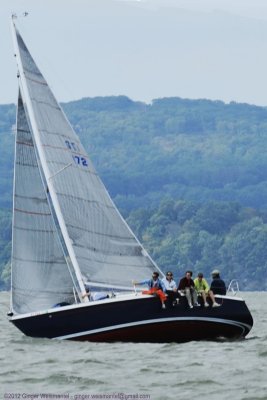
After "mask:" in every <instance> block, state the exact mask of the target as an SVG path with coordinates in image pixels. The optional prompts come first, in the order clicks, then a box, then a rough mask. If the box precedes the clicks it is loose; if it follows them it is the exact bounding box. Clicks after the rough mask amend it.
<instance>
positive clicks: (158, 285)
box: [132, 271, 167, 308]
mask: <svg viewBox="0 0 267 400" xmlns="http://www.w3.org/2000/svg"><path fill="white" fill-rule="evenodd" d="M132 282H133V285H148V288H149V290H143V291H142V294H156V295H157V296H158V297H159V298H160V300H161V304H162V308H166V306H165V303H164V302H165V301H166V299H167V297H166V294H165V292H166V288H165V286H164V284H163V282H162V280H161V279H159V273H158V272H157V271H155V272H153V274H152V279H145V280H144V281H141V282H137V281H132Z"/></svg>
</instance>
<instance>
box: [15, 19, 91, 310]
mask: <svg viewBox="0 0 267 400" xmlns="http://www.w3.org/2000/svg"><path fill="white" fill-rule="evenodd" d="M12 32H13V39H14V47H15V49H16V52H15V56H16V60H17V65H18V70H19V79H20V84H19V86H20V89H21V93H22V96H25V101H26V103H27V105H28V107H27V110H28V114H29V118H30V120H31V126H32V130H33V133H34V134H35V142H36V146H37V149H38V154H39V157H40V161H41V163H42V168H43V172H44V175H45V178H46V184H47V190H48V191H49V193H50V196H51V198H52V201H53V206H54V208H55V212H56V215H57V218H58V222H59V225H60V228H61V232H62V235H63V237H64V240H65V244H66V247H67V249H68V252H69V255H70V259H71V263H72V265H73V267H74V269H75V273H76V277H77V281H78V284H79V287H80V291H81V293H85V286H84V283H83V279H82V276H81V271H80V268H79V265H78V262H77V259H76V256H75V254H74V251H73V247H72V245H71V242H70V238H69V235H68V231H67V229H66V225H65V222H64V218H63V216H62V213H61V209H60V206H59V204H58V199H57V196H56V194H55V190H54V187H53V182H52V180H51V174H50V172H49V169H48V167H47V163H46V159H45V155H44V152H43V148H42V143H41V141H40V136H39V129H38V126H37V123H36V120H35V115H34V112H33V109H32V102H31V97H30V95H29V91H28V85H27V82H26V80H25V72H24V68H23V64H22V60H21V55H20V48H19V44H18V37H20V35H19V33H18V31H17V28H16V26H15V23H14V21H12ZM81 293H80V292H79V293H78V295H79V298H80V300H81V301H84V302H88V298H87V297H85V298H84V299H83V298H82V297H81Z"/></svg>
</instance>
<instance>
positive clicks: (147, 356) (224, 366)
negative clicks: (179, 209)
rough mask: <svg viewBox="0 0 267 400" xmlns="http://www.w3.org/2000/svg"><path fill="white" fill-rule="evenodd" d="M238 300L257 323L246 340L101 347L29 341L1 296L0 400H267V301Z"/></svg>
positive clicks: (263, 297)
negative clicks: (10, 319) (9, 315)
mask: <svg viewBox="0 0 267 400" xmlns="http://www.w3.org/2000/svg"><path fill="white" fill-rule="evenodd" d="M242 297H244V298H245V300H246V302H247V304H248V306H249V308H250V310H251V313H252V315H253V318H254V327H253V329H252V331H251V333H250V334H249V336H248V337H247V339H246V340H242V341H238V342H189V343H184V344H174V343H171V344H133V343H128V344H123V343H115V344H106V343H89V342H83V343H79V342H71V341H54V340H48V339H32V338H28V337H26V336H24V335H23V334H22V333H20V331H18V330H17V329H16V328H15V327H13V325H11V324H10V323H9V322H8V321H7V318H6V312H7V311H8V304H9V294H8V293H0V312H1V341H0V366H1V367H0V396H1V398H7V399H21V400H22V399H31V400H32V399H41V398H60V397H61V398H64V397H65V398H69V399H74V400H77V399H81V400H84V399H92V398H102V399H108V398H109V399H116V398H117V399H120V400H125V399H149V400H154V399H191V398H198V399H199V398H205V399H209V400H213V399H216V400H222V399H227V400H228V399H234V400H241V399H250V400H256V399H261V400H263V399H266V400H267V329H266V328H267V312H266V309H267V293H265V292H257V293H242ZM64 395H65V396H64Z"/></svg>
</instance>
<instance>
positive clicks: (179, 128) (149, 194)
mask: <svg viewBox="0 0 267 400" xmlns="http://www.w3.org/2000/svg"><path fill="white" fill-rule="evenodd" d="M63 108H64V109H65V112H66V114H67V115H68V117H69V118H70V121H71V123H72V124H73V126H74V129H75V130H76V132H77V133H78V135H79V136H80V138H81V141H82V143H83V144H84V146H85V148H86V150H87V151H88V153H89V155H90V157H91V159H92V161H93V163H94V164H95V166H96V169H97V171H98V172H99V174H100V176H101V178H102V179H103V181H104V183H105V185H106V186H107V188H108V190H109V192H110V194H111V196H112V197H113V199H114V200H115V202H116V204H117V205H118V206H119V207H120V209H123V210H125V212H129V211H131V210H133V209H137V208H141V207H144V206H146V207H148V206H151V205H153V206H157V205H159V203H160V201H161V200H162V198H163V197H164V196H166V195H167V196H169V197H170V198H174V199H178V198H179V199H183V200H190V201H197V202H201V203H206V202H207V201H210V200H215V201H218V200H219V201H236V202H238V203H240V204H242V205H244V206H250V207H253V208H267V180H266V174H265V171H266V169H267V158H266V155H265V149H266V146H267V109H266V108H264V107H257V106H252V105H248V104H238V103H230V104H225V103H223V102H221V101H210V100H186V99H181V98H163V99H157V100H154V101H153V102H152V104H149V105H148V104H145V103H141V102H134V101H132V100H130V99H128V98H127V97H125V96H117V97H115V96H111V97H96V98H85V99H82V100H79V101H75V102H70V103H67V104H63ZM14 123H15V107H14V106H13V105H7V106H0V135H1V136H0V137H1V147H2V149H4V151H3V153H2V157H1V159H0V185H1V194H2V195H1V198H0V208H3V207H4V208H10V207H11V198H12V196H11V190H12V159H13V144H14V136H13V135H12V134H11V126H12V125H13V124H14Z"/></svg>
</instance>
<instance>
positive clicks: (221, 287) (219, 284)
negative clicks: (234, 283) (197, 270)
mask: <svg viewBox="0 0 267 400" xmlns="http://www.w3.org/2000/svg"><path fill="white" fill-rule="evenodd" d="M211 276H212V279H213V280H212V282H211V285H210V289H211V290H212V291H213V293H214V294H222V295H225V294H226V286H225V282H224V281H223V280H222V279H221V278H220V271H219V270H218V269H214V270H213V271H212V273H211Z"/></svg>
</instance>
